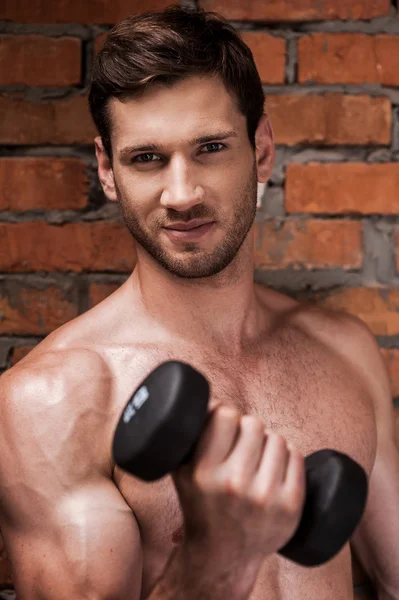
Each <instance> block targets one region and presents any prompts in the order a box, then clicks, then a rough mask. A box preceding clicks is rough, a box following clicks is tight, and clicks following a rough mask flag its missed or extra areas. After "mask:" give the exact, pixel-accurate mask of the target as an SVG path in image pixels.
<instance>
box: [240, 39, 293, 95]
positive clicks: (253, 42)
mask: <svg viewBox="0 0 399 600" xmlns="http://www.w3.org/2000/svg"><path fill="white" fill-rule="evenodd" d="M240 35H241V37H242V39H243V41H244V42H245V43H246V44H247V46H249V49H250V50H251V52H252V54H253V57H254V60H255V63H256V67H257V69H258V72H259V76H260V78H261V81H262V83H284V80H285V53H286V42H285V40H283V39H282V38H277V37H275V36H273V35H268V34H267V33H264V32H263V31H241V32H240Z"/></svg>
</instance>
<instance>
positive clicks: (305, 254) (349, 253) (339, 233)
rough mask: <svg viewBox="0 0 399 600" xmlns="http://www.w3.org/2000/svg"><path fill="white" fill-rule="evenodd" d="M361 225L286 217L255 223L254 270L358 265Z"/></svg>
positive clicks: (349, 222)
mask: <svg viewBox="0 0 399 600" xmlns="http://www.w3.org/2000/svg"><path fill="white" fill-rule="evenodd" d="M361 238H362V227H361V224H360V223H357V222H352V221H344V220H342V221H335V220H334V221H329V220H323V221H321V220H312V219H308V220H287V221H286V222H284V223H282V224H281V226H276V225H275V224H274V223H273V222H270V221H268V222H265V223H257V224H256V226H255V243H254V260H255V267H256V268H257V269H269V270H270V269H284V268H288V267H290V268H293V269H312V268H320V269H328V268H332V267H342V268H344V269H356V268H360V266H361V264H362V260H363V252H362V241H361Z"/></svg>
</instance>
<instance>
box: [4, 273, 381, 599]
mask: <svg viewBox="0 0 399 600" xmlns="http://www.w3.org/2000/svg"><path fill="white" fill-rule="evenodd" d="M131 285H132V281H131V278H129V280H128V281H127V282H126V283H125V284H124V285H123V286H121V288H120V289H119V290H118V291H117V292H116V293H114V294H113V295H112V296H110V297H109V298H108V299H107V300H105V301H104V302H102V303H101V304H100V305H98V306H97V307H96V308H95V309H93V310H91V311H89V312H88V313H86V314H85V315H82V316H81V317H79V318H78V319H75V320H74V321H73V322H71V323H69V324H67V325H65V326H64V327H62V328H61V329H60V330H57V331H56V332H54V333H53V334H51V335H50V336H48V338H46V340H44V341H43V342H42V343H41V344H40V345H39V346H38V347H37V348H36V349H35V350H34V351H32V352H31V353H30V354H29V355H28V357H26V358H25V359H24V360H23V361H21V363H19V364H18V365H17V366H16V367H15V368H14V369H13V370H11V371H10V372H9V377H12V378H13V379H14V381H15V380H16V379H17V378H21V379H24V373H25V372H27V373H32V372H33V370H34V369H35V370H36V369H39V372H40V373H42V374H43V378H44V379H48V378H49V377H50V376H51V377H54V376H55V374H56V373H57V372H58V373H59V375H58V376H56V377H57V381H58V378H59V381H58V385H57V386H55V387H56V388H58V387H61V383H62V385H64V386H66V389H65V391H64V392H63V393H62V395H60V396H59V400H60V401H59V402H58V403H55V406H56V408H55V411H54V409H53V411H54V414H53V413H49V416H48V417H47V423H46V427H45V428H44V427H40V426H39V424H38V423H36V424H35V426H36V433H35V435H34V436H33V439H34V440H35V442H36V443H39V442H40V443H41V444H43V445H44V447H47V446H48V448H49V454H50V453H51V452H52V451H53V447H54V443H53V442H51V441H50V442H49V440H48V430H49V429H50V430H51V429H52V426H51V423H53V425H54V426H57V424H58V423H60V422H62V423H70V427H69V428H68V432H65V433H64V435H63V436H62V437H61V438H60V440H59V445H60V449H59V450H58V452H59V453H60V454H63V453H65V454H67V455H68V456H69V457H71V458H72V457H75V459H76V457H77V456H78V457H79V468H80V469H82V470H83V471H85V470H86V469H85V467H87V469H88V473H87V478H88V477H89V476H90V472H92V471H93V470H96V471H97V470H98V469H99V470H100V471H102V477H101V478H99V479H98V481H97V482H96V484H95V486H94V488H93V489H91V490H88V491H87V492H86V491H84V490H85V486H84V482H82V484H81V489H82V494H84V495H85V496H86V494H87V501H88V503H89V505H90V503H91V502H92V501H93V495H96V496H98V497H101V496H102V495H103V494H104V496H105V490H106V488H107V487H108V486H109V484H110V482H112V484H113V485H114V486H115V490H118V492H119V493H118V494H116V495H114V496H113V497H112V498H108V500H107V503H108V506H107V514H108V515H109V517H108V518H109V520H110V521H111V514H112V513H115V514H117V513H119V514H120V515H121V516H120V518H119V519H118V522H117V526H118V527H119V528H120V530H121V531H123V530H126V529H128V528H129V526H130V522H131V521H130V520H131V515H132V513H133V514H134V515H135V518H136V520H137V523H138V526H139V530H140V541H141V547H142V556H143V559H142V582H141V586H142V587H141V594H140V598H141V599H144V598H146V597H147V596H148V594H149V593H150V591H151V590H152V589H153V587H154V585H155V584H156V582H157V580H158V579H159V578H160V577H161V575H162V573H163V571H164V569H165V566H166V564H167V561H168V558H169V556H170V554H171V552H172V551H173V550H174V549H175V548H176V546H177V545H178V544H181V542H182V540H183V535H184V534H183V518H182V513H181V509H180V506H179V502H178V496H177V493H176V490H175V487H174V485H173V482H172V478H171V477H170V476H166V477H165V478H163V479H161V480H160V481H158V482H154V483H146V482H141V481H140V480H138V479H136V478H134V477H132V476H130V475H128V474H126V473H123V472H122V471H121V470H120V469H119V468H118V467H116V466H115V464H113V461H112V457H111V455H110V447H111V442H112V434H113V431H114V428H115V425H116V421H117V419H118V418H119V415H120V413H121V411H122V409H123V408H124V406H125V404H126V401H127V397H128V395H130V393H131V392H132V391H133V390H134V389H135V388H136V387H137V385H138V384H139V383H140V382H141V381H142V379H143V378H144V377H145V376H146V375H147V374H148V373H149V372H150V371H151V370H152V369H153V368H155V367H156V366H157V365H158V364H160V363H161V362H163V361H164V360H168V359H171V358H174V359H177V360H184V361H187V362H189V363H190V364H192V365H194V366H195V367H196V368H198V369H199V370H200V371H201V372H203V373H204V374H205V375H206V377H207V378H208V379H209V381H210V383H211V390H212V399H213V402H215V401H217V402H222V403H223V404H225V405H228V406H232V407H235V408H236V409H237V410H238V411H239V412H240V413H241V414H242V415H244V414H250V415H256V416H257V417H260V418H261V419H262V420H263V421H264V423H265V427H266V428H267V429H268V430H270V431H274V432H277V433H280V434H281V435H283V436H284V438H285V439H286V440H288V441H289V442H290V443H291V444H292V445H293V446H295V448H297V449H298V450H299V451H300V452H301V453H303V455H304V456H306V455H307V454H310V453H311V452H314V451H316V450H318V449H320V448H334V449H337V450H339V451H342V452H345V453H347V454H349V455H350V456H352V457H353V458H354V459H355V460H357V461H358V462H359V463H360V464H361V465H362V466H363V467H364V468H365V470H366V472H367V473H368V474H370V472H371V469H372V465H373V461H374V454H375V423H374V416H373V409H372V404H371V401H370V399H369V397H368V396H367V395H366V394H365V393H364V390H363V389H362V385H361V382H360V380H359V378H358V377H356V376H355V373H354V371H353V370H352V369H351V368H350V366H349V365H348V364H347V362H345V361H344V360H343V359H342V357H341V356H340V355H339V353H338V351H337V350H335V349H334V347H333V346H332V345H331V343H329V342H328V340H329V339H330V338H331V339H334V338H333V333H334V316H333V315H332V314H324V313H323V312H322V311H320V310H319V309H310V308H308V309H306V308H305V307H303V306H300V305H298V304H297V303H296V302H294V301H293V300H291V299H289V298H287V297H285V296H282V295H281V294H278V293H277V292H275V291H272V290H269V289H266V288H261V287H260V286H255V290H256V295H257V298H258V301H259V302H260V305H261V306H262V308H263V309H264V311H265V315H267V316H268V319H267V325H266V324H265V327H264V331H263V335H262V336H260V338H259V339H260V341H262V339H263V343H262V344H261V345H260V346H259V347H256V348H254V349H253V350H252V351H251V352H250V353H249V354H248V357H247V359H246V360H244V361H242V360H237V361H234V358H233V357H232V356H228V357H226V356H224V355H223V354H221V352H220V350H219V349H217V348H216V347H215V348H214V349H213V350H212V351H210V349H209V348H202V349H201V348H200V347H198V346H197V345H194V346H184V345H182V344H178V345H173V339H171V340H170V341H169V343H167V342H163V343H161V342H160V340H158V339H155V338H151V336H149V331H148V328H146V327H144V326H143V327H142V326H140V325H138V326H136V327H135V328H134V336H132V335H131V333H132V332H131V331H130V330H129V332H128V335H126V329H125V324H124V319H123V318H121V315H123V314H125V313H126V311H127V310H128V309H129V307H130V310H131V306H132V304H131V296H132V294H131ZM271 316H272V318H270V317H271ZM98 323H101V327H100V328H99V327H98ZM94 354H95V355H96V356H98V358H99V362H100V363H102V364H103V373H102V375H101V379H100V382H99V384H98V388H97V389H96V396H98V397H100V396H101V395H103V396H106V398H104V399H103V400H102V401H101V403H99V404H98V405H97V409H96V406H95V405H93V401H92V398H91V397H90V396H89V397H88V398H87V401H85V396H86V394H84V395H83V394H82V395H81V394H78V395H77V392H76V378H72V380H73V381H72V380H71V379H68V378H67V377H63V375H62V372H63V371H66V373H68V372H69V373H70V372H71V371H73V369H76V372H78V373H84V374H88V373H90V372H91V373H93V375H92V376H90V381H91V378H92V377H94V376H95V371H94V372H93V367H94V365H95V362H96V361H93V358H92V355H94ZM51 374H52V375H51ZM97 375H98V376H99V377H100V373H99V372H98V373H97ZM86 376H87V375H86ZM80 379H81V377H77V380H78V381H79V380H80ZM54 383H55V382H54V380H53V384H54ZM96 385H97V384H96ZM110 390H112V392H110ZM101 391H103V392H104V393H103V394H101ZM68 397H71V398H72V397H75V399H76V400H77V399H78V402H79V403H78V405H76V403H75V402H68V401H66V399H67V398H68ZM53 401H55V399H54V398H53ZM48 402H49V400H48ZM85 415H88V416H87V419H88V423H87V424H86V425H85V426H84V427H83V426H82V419H83V418H85ZM100 416H101V419H99V417H100ZM49 418H50V419H51V420H50V421H49ZM91 422H92V423H91ZM346 424H347V425H346ZM93 429H95V431H96V439H98V440H101V444H100V450H97V453H96V454H97V464H95V463H94V460H93V458H92V457H93V454H92V445H93V437H92V436H93ZM46 432H47V433H46ZM25 434H26V432H25ZM25 434H24V436H25V437H28V438H29V437H30V436H29V435H28V436H26V435H25ZM29 451H30V449H29V448H27V449H26V452H27V453H28V454H29ZM84 457H87V458H86V459H84ZM98 461H100V462H99V464H98ZM55 468H57V469H59V470H60V472H61V473H62V476H63V477H64V478H65V481H64V485H65V489H67V488H68V484H69V478H70V479H71V484H72V481H73V479H74V478H73V476H72V475H69V473H68V469H66V468H65V465H64V461H61V464H60V465H59V466H58V465H55ZM14 477H15V474H14ZM46 485H48V483H47V478H46V477H42V478H40V476H39V480H38V481H36V482H35V488H36V489H38V490H39V489H41V488H44V487H45V486H46ZM63 497H64V498H66V497H67V494H66V493H65V492H64V493H63ZM58 501H59V502H61V501H62V497H61V498H59V499H58ZM104 518H107V517H106V516H104ZM112 521H114V519H112ZM88 531H90V529H89V528H88ZM109 535H110V547H112V548H113V549H114V552H116V553H117V554H118V548H117V547H116V545H117V544H118V543H121V541H120V540H118V539H114V538H113V537H112V535H111V533H109ZM16 539H17V537H15V538H14V539H13V540H9V544H10V548H9V550H10V554H11V557H12V555H13V542H14V541H16ZM73 539H74V538H73ZM86 551H87V550H86ZM86 551H85V550H83V549H82V554H81V555H79V553H78V556H77V558H78V559H79V560H81V561H82V562H84V561H87V562H88V563H89V564H90V561H92V560H93V555H92V554H91V553H93V552H94V546H93V548H91V553H90V552H89V553H88V554H87V555H86V554H85V552H86ZM96 552H97V550H96ZM104 560H105V559H104ZM107 564H108V563H107V562H105V563H104V566H105V567H106V566H107ZM15 582H16V585H18V582H19V577H18V567H16V568H15ZM306 596H308V597H310V598H316V597H317V598H320V600H333V599H334V600H337V599H338V600H349V599H350V598H352V597H353V582H352V571H351V558H350V548H349V544H347V545H346V546H345V548H344V549H343V550H342V551H341V552H340V553H339V555H338V556H337V557H336V558H334V559H333V560H331V561H330V562H328V563H326V564H325V565H322V566H320V567H317V568H313V569H307V568H304V567H300V566H299V565H296V564H294V563H292V562H290V561H288V560H286V559H285V558H284V557H282V556H280V555H278V554H272V555H270V556H267V557H266V558H265V560H264V562H263V564H262V567H261V568H260V570H259V574H258V577H257V581H256V585H255V587H254V589H253V592H252V594H251V596H250V600H283V599H288V598H290V599H292V598H298V599H299V598H303V597H306ZM26 597H27V598H28V597H29V596H26ZM21 598H24V596H21Z"/></svg>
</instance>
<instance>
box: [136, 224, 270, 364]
mask: <svg viewBox="0 0 399 600" xmlns="http://www.w3.org/2000/svg"><path fill="white" fill-rule="evenodd" d="M137 255H138V260H137V264H136V267H135V269H134V271H133V273H132V275H131V277H130V279H131V286H132V288H133V294H134V303H135V305H136V306H137V307H138V310H139V314H142V315H143V319H144V322H145V323H146V324H147V322H148V326H149V327H150V328H151V338H152V337H153V335H154V338H155V339H159V340H162V339H165V340H166V341H168V342H170V340H174V341H176V343H179V342H182V343H188V344H191V345H193V346H194V347H201V348H203V347H206V348H209V349H211V348H212V349H214V348H217V349H218V350H219V351H221V352H223V353H224V354H227V355H231V356H235V357H237V356H240V355H244V354H245V353H246V352H247V351H248V349H249V348H251V349H252V348H254V346H256V344H257V341H258V340H259V339H260V336H261V333H262V329H264V321H265V315H264V311H263V310H262V307H261V304H260V301H259V298H258V294H257V291H256V288H255V285H254V281H253V272H254V265H253V234H252V232H250V234H249V235H248V237H247V239H246V240H245V242H244V244H243V245H242V246H241V248H240V251H239V253H238V254H237V256H236V258H235V259H234V261H233V262H232V263H231V264H230V265H229V266H228V267H227V268H226V269H224V270H223V272H221V273H218V274H217V275H214V276H212V277H208V278H202V279H184V278H181V277H176V276H175V275H172V274H171V273H169V272H168V271H166V270H165V269H163V268H162V267H160V266H159V265H158V264H155V263H154V261H153V260H152V259H151V257H149V256H148V254H144V253H143V252H142V251H141V249H140V248H138V250H137ZM132 288H131V289H132Z"/></svg>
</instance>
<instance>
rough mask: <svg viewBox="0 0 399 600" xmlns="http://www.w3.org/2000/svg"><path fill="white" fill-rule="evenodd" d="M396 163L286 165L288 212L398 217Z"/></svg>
mask: <svg viewBox="0 0 399 600" xmlns="http://www.w3.org/2000/svg"><path fill="white" fill-rule="evenodd" d="M398 190H399V164H398V163H387V164H372V165H368V164H364V163H334V164H328V163H327V164H308V165H300V164H294V163H292V164H290V165H288V167H287V171H286V187H285V208H286V211H287V212H289V213H331V214H344V213H348V212H350V213H359V214H385V215H390V214H399V194H398Z"/></svg>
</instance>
